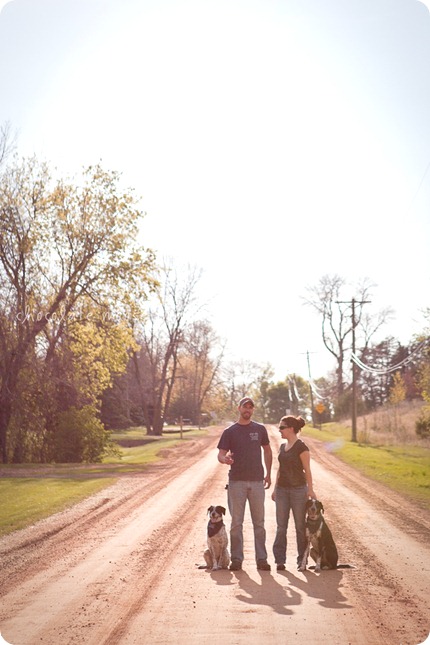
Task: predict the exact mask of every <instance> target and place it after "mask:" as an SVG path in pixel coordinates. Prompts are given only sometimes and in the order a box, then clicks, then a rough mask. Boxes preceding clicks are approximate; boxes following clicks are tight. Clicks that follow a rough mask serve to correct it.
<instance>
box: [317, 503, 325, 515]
mask: <svg viewBox="0 0 430 645" xmlns="http://www.w3.org/2000/svg"><path fill="white" fill-rule="evenodd" d="M318 506H319V507H320V511H321V513H324V506H323V503H322V502H318Z"/></svg>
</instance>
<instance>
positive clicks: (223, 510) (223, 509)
mask: <svg viewBox="0 0 430 645" xmlns="http://www.w3.org/2000/svg"><path fill="white" fill-rule="evenodd" d="M219 510H220V511H221V513H222V514H223V515H225V508H224V506H219Z"/></svg>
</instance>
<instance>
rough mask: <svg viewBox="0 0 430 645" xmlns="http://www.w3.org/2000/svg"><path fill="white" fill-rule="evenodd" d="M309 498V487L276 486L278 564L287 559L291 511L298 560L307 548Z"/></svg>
mask: <svg viewBox="0 0 430 645" xmlns="http://www.w3.org/2000/svg"><path fill="white" fill-rule="evenodd" d="M307 499H308V487H307V486H301V487H300V488H281V487H279V486H277V487H276V491H275V502H276V524H277V528H276V537H275V541H274V543H273V555H274V556H275V562H276V564H285V562H286V559H287V528H288V520H289V518H290V511H292V512H293V518H294V525H295V527H296V540H297V562H300V561H301V559H302V558H303V555H304V552H305V549H306V528H305V515H306V501H307Z"/></svg>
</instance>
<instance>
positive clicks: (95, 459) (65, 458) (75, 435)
mask: <svg viewBox="0 0 430 645" xmlns="http://www.w3.org/2000/svg"><path fill="white" fill-rule="evenodd" d="M109 443H110V432H109V431H107V430H106V429H105V427H104V425H103V424H102V422H101V421H100V420H99V419H98V418H97V411H96V410H95V408H94V407H92V406H90V405H86V406H84V407H83V408H81V409H80V410H78V409H77V408H74V407H71V408H69V409H68V410H66V411H65V412H62V413H61V414H60V416H59V423H58V430H57V434H56V446H55V447H56V450H55V453H56V454H55V461H56V462H57V463H81V462H87V463H99V462H101V460H102V457H103V455H104V453H105V451H106V450H107V449H108V447H109Z"/></svg>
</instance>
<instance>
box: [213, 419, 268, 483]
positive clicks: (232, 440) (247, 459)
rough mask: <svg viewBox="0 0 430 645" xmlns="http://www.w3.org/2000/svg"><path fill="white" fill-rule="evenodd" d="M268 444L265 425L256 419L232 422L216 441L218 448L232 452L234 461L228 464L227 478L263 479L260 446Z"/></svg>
mask: <svg viewBox="0 0 430 645" xmlns="http://www.w3.org/2000/svg"><path fill="white" fill-rule="evenodd" d="M267 445H269V436H268V434H267V430H266V428H265V426H263V425H262V424H261V423H257V422H256V421H251V422H250V423H247V424H245V425H242V424H240V423H234V424H233V425H231V426H229V427H228V428H226V429H225V430H224V432H223V433H222V435H221V438H220V440H219V442H218V446H217V447H218V449H219V450H227V451H230V452H232V453H233V459H234V463H233V464H232V465H231V466H230V471H229V479H230V480H232V481H263V479H264V468H263V462H262V459H261V447H262V446H267Z"/></svg>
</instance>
